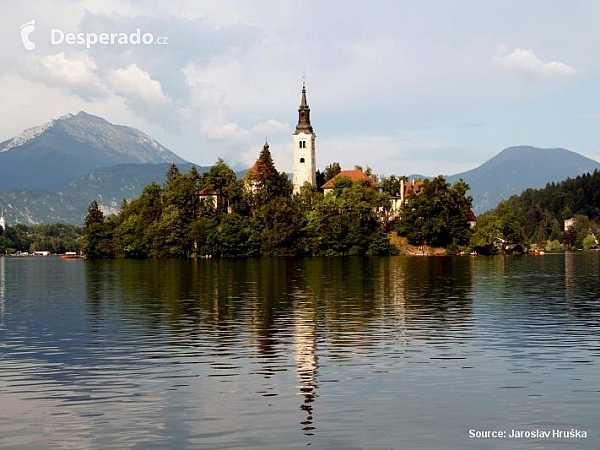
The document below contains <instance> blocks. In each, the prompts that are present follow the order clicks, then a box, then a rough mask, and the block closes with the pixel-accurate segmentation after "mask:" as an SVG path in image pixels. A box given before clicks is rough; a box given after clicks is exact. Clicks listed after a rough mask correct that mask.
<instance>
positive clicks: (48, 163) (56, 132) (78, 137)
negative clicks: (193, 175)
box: [0, 111, 186, 191]
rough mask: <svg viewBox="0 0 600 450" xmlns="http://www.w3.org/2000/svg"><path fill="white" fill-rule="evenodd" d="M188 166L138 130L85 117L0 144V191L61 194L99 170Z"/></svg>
mask: <svg viewBox="0 0 600 450" xmlns="http://www.w3.org/2000/svg"><path fill="white" fill-rule="evenodd" d="M185 162H186V161H185V160H184V159H182V158H180V157H179V156H177V155H176V154H175V153H173V152H172V151H171V150H169V149H168V148H166V147H164V146H162V145H161V144H159V143H158V142H157V141H155V140H154V139H152V138H151V137H150V136H148V135H146V134H144V133H142V132H141V131H139V130H136V129H135V128H131V127H126V126H121V125H114V124H112V123H110V122H108V121H106V120H104V119H102V118H101V117H96V116H93V115H91V114H87V113H85V112H83V111H81V112H79V113H77V114H75V115H73V114H67V115H65V116H62V117H60V118H58V119H55V120H51V121H50V122H47V123H45V124H43V125H40V126H37V127H33V128H30V129H28V130H25V131H23V132H22V133H21V134H19V135H18V136H16V137H14V138H12V139H9V140H6V141H4V142H1V143H0V188H9V189H45V190H51V191H52V190H57V189H60V188H62V187H64V186H65V185H66V184H67V183H69V182H71V181H73V180H75V179H76V178H77V177H79V176H82V175H85V174H86V173H88V172H90V171H91V170H94V169H97V168H99V167H105V166H114V165H116V164H125V163H178V164H179V163H185Z"/></svg>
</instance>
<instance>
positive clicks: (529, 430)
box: [0, 252, 600, 449]
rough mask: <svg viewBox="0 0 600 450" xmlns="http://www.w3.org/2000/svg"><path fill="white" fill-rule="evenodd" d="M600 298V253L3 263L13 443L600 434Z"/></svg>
mask: <svg viewBox="0 0 600 450" xmlns="http://www.w3.org/2000/svg"><path fill="white" fill-rule="evenodd" d="M599 293H600V254H599V252H578V253H565V254H562V253H561V254H547V255H544V256H519V257H502V256H498V257H470V256H466V257H402V256H399V257H390V258H307V259H284V258H281V259H266V258H265V259H239V260H237V259H236V260H218V259H212V260H198V261H152V260H148V261H130V260H114V261H83V260H70V261H63V260H60V259H59V258H56V257H38V258H8V257H5V258H0V398H1V403H0V405H1V406H0V447H1V448H36V449H38V448H39V449H50V448H52V449H56V448H102V449H104V448H128V447H134V448H144V449H146V448H176V449H180V448H210V449H221V448H223V449H230V448H238V449H249V448H261V449H262V448H270V449H284V448H304V447H306V446H310V447H311V448H319V449H387V448H394V449H396V448H400V449H403V448H406V449H437V448H440V449H455V448H456V449H463V448H467V449H469V448H477V449H480V448H483V449H487V448H489V449H505V448H506V449H515V448H517V449H519V448H523V449H547V448H569V449H576V448H600V370H599V369H600V367H599V366H600V300H599ZM515 433H516V435H515ZM584 434H585V436H583V435H584Z"/></svg>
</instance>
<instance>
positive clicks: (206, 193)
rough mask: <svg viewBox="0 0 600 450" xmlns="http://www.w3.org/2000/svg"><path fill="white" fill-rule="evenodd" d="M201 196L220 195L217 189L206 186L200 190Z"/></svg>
mask: <svg viewBox="0 0 600 450" xmlns="http://www.w3.org/2000/svg"><path fill="white" fill-rule="evenodd" d="M198 195H199V196H201V197H202V196H206V197H208V196H213V195H218V193H217V191H215V190H213V189H209V188H204V189H202V190H201V191H200V192H198Z"/></svg>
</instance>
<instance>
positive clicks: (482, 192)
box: [446, 146, 600, 214]
mask: <svg viewBox="0 0 600 450" xmlns="http://www.w3.org/2000/svg"><path fill="white" fill-rule="evenodd" d="M596 169H600V163H598V162H597V161H594V160H593V159H590V158H586V157H585V156H582V155H580V154H579V153H575V152H572V151H570V150H566V149H564V148H548V149H542V148H536V147H528V146H519V147H509V148H507V149H504V150H502V151H501V152H500V153H499V154H497V155H496V156H494V157H493V158H492V159H490V160H489V161H487V162H485V163H483V164H482V165H481V166H479V167H477V168H475V169H472V170H468V171H466V172H462V173H458V174H456V175H452V176H449V177H447V178H446V179H447V181H449V182H450V183H454V182H455V181H458V180H459V179H460V178H462V179H463V180H465V182H466V183H467V184H469V186H470V187H471V190H470V192H469V193H470V195H471V196H472V197H473V207H474V208H473V209H474V210H475V213H476V214H479V213H482V212H484V211H487V210H489V209H492V208H494V207H496V205H497V204H498V203H499V202H500V201H501V200H503V199H507V198H509V197H511V196H512V195H518V194H520V193H521V192H523V191H524V190H526V189H528V188H536V189H539V188H543V187H545V186H546V184H548V183H549V182H553V181H554V182H558V181H562V180H565V179H567V178H575V177H576V176H578V175H581V174H583V173H588V172H589V173H592V172H593V171H594V170H596Z"/></svg>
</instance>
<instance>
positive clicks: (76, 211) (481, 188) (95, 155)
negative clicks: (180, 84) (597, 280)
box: [0, 112, 600, 224]
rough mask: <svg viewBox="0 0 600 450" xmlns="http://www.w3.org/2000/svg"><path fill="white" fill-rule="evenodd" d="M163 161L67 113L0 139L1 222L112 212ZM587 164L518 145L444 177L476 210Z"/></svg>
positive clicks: (154, 151) (76, 219)
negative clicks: (466, 193) (466, 191)
mask: <svg viewBox="0 0 600 450" xmlns="http://www.w3.org/2000/svg"><path fill="white" fill-rule="evenodd" d="M171 163H176V164H177V165H178V167H179V168H180V170H182V171H188V170H189V169H190V168H191V166H192V164H191V163H188V162H186V161H185V160H184V159H182V158H180V157H179V156H177V155H176V154H175V153H173V152H172V151H171V150H169V149H167V148H166V147H164V146H163V145H161V144H160V143H158V142H157V141H155V140H154V139H152V138H151V137H149V136H148V135H146V134H144V133H142V132H141V131H139V130H136V129H134V128H130V127H126V126H121V125H114V124H111V123H110V122H108V121H106V120H104V119H102V118H100V117H96V116H93V115H91V114H87V113H85V112H79V113H77V114H76V115H72V114H67V115H66V116H63V117H60V118H58V119H56V120H52V121H50V122H48V123H46V124H43V125H40V126H38V127H34V128H30V129H29V130H26V131H24V132H23V133H21V134H20V135H18V136H16V137H14V138H12V139H9V140H6V141H4V142H1V143H0V213H2V214H4V216H5V217H6V219H7V222H8V223H9V224H11V223H15V222H19V223H51V222H65V223H75V224H81V223H82V222H83V219H84V216H85V214H86V210H87V207H88V205H89V204H90V202H91V201H92V200H94V199H96V200H97V201H98V203H99V204H100V205H101V207H102V209H103V210H104V211H105V212H107V213H110V212H116V211H117V210H118V208H119V206H120V205H121V202H122V201H123V199H131V198H135V197H137V196H139V195H140V193H141V192H142V189H143V188H144V186H146V185H147V184H148V183H150V182H151V181H156V182H158V183H160V184H162V183H163V182H164V180H165V175H166V173H167V170H168V168H169V166H170V164H171ZM197 168H198V170H199V171H200V172H201V173H202V172H204V171H205V170H207V169H208V167H197ZM595 169H600V163H598V162H596V161H593V160H591V159H589V158H586V157H584V156H582V155H580V154H578V153H575V152H572V151H569V150H565V149H560V148H555V149H539V148H535V147H525V146H523V147H510V148H507V149H505V150H503V151H502V152H500V153H499V154H498V155H496V156H495V157H493V158H492V159H490V160H489V161H487V162H485V163H484V164H482V165H481V166H479V167H477V168H476V169H473V170H469V171H467V172H463V173H459V174H456V175H451V176H447V177H446V179H447V180H448V181H449V182H451V183H453V182H455V181H457V180H458V179H459V178H462V179H464V180H465V181H466V182H467V183H468V184H469V185H470V187H471V191H470V195H471V196H472V197H473V203H474V210H475V212H476V213H477V214H479V213H481V212H484V211H486V210H488V209H491V208H493V207H495V206H496V205H497V204H498V202H499V201H500V200H502V199H505V198H508V197H510V196H511V195H514V194H520V193H521V192H522V191H523V190H525V189H527V188H542V187H544V186H545V185H546V184H547V183H549V182H552V181H556V182H558V181H562V180H564V179H566V178H569V177H570V178H573V177H576V176H577V175H581V174H583V173H586V172H593V171H594V170H595ZM240 175H243V173H239V174H238V176H240ZM399 175H402V174H399ZM411 178H412V176H411Z"/></svg>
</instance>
